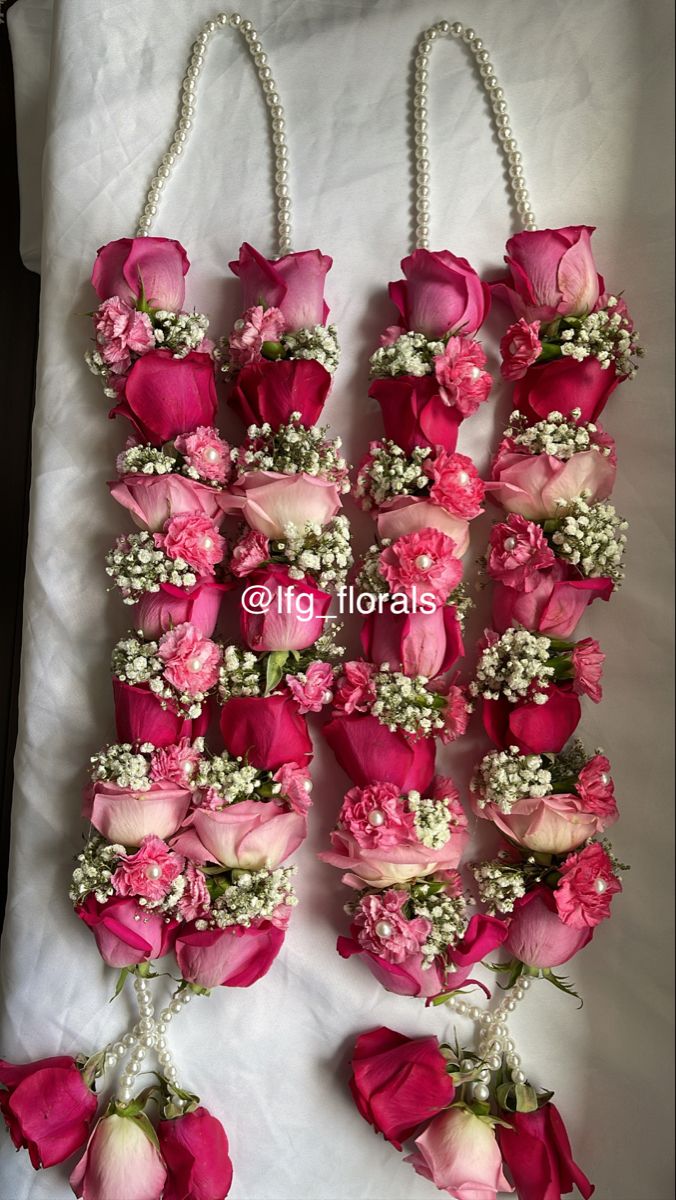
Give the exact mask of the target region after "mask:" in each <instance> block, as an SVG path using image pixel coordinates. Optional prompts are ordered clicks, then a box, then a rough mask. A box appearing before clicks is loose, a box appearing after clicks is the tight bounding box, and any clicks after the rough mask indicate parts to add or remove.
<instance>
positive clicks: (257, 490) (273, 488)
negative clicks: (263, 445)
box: [224, 471, 341, 538]
mask: <svg viewBox="0 0 676 1200" xmlns="http://www.w3.org/2000/svg"><path fill="white" fill-rule="evenodd" d="M340 507H341V500H340V493H339V491H338V488H337V487H336V484H335V483H331V482H330V481H329V480H328V479H322V478H321V477H319V476H316V475H306V474H305V472H299V473H298V474H296V475H281V474H279V473H278V472H277V471H252V472H251V473H250V474H248V475H241V476H240V477H239V479H238V480H237V481H236V482H235V483H234V484H233V486H232V488H231V491H230V495H229V497H227V499H225V500H224V508H225V511H226V512H230V513H236V514H237V515H239V516H241V517H242V518H243V519H244V520H245V521H246V523H247V525H249V526H250V527H251V528H252V529H257V530H258V531H259V533H262V534H264V535H265V536H266V537H268V538H282V537H284V532H285V528H286V526H288V525H293V526H294V527H295V528H296V529H297V530H299V531H302V530H303V529H304V528H305V526H306V525H307V524H308V523H309V522H311V523H313V524H315V523H316V524H318V525H327V524H328V523H329V521H331V520H333V518H334V517H335V515H336V513H337V512H338V510H339V509H340Z"/></svg>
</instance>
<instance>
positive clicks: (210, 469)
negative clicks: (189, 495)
mask: <svg viewBox="0 0 676 1200" xmlns="http://www.w3.org/2000/svg"><path fill="white" fill-rule="evenodd" d="M175 445H176V449H177V450H178V452H179V454H182V455H183V457H184V459H185V461H186V465H187V466H188V467H190V468H191V469H192V470H193V471H196V472H197V474H198V475H199V477H200V479H208V480H213V481H215V482H216V483H227V482H228V479H229V478H230V473H231V471H232V453H231V450H230V446H229V445H228V443H227V442H225V441H224V440H223V438H222V437H221V436H220V434H219V432H218V430H217V429H214V428H213V427H212V426H210V425H198V427H197V429H195V430H194V431H193V432H192V433H185V434H179V436H178V437H177V438H176V441H175Z"/></svg>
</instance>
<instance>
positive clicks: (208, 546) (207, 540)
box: [202, 537, 214, 550]
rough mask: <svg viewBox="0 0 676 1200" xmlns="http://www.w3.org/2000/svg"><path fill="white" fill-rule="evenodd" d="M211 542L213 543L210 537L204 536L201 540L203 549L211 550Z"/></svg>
mask: <svg viewBox="0 0 676 1200" xmlns="http://www.w3.org/2000/svg"><path fill="white" fill-rule="evenodd" d="M213 544H214V539H213V538H210V537H205V539H204V541H203V542H202V545H203V546H204V549H205V550H211V547H212V546H213Z"/></svg>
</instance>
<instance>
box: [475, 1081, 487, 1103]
mask: <svg viewBox="0 0 676 1200" xmlns="http://www.w3.org/2000/svg"><path fill="white" fill-rule="evenodd" d="M472 1091H473V1094H474V1099H475V1100H488V1098H489V1096H490V1094H491V1093H490V1088H488V1087H486V1084H485V1083H475V1084H474V1087H473V1089H472Z"/></svg>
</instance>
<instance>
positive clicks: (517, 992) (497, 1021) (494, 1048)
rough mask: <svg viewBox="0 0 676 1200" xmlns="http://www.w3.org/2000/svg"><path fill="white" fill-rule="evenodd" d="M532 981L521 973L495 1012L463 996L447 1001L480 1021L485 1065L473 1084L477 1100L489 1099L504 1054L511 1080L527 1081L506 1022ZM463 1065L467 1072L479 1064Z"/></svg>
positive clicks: (479, 1046) (479, 1051)
mask: <svg viewBox="0 0 676 1200" xmlns="http://www.w3.org/2000/svg"><path fill="white" fill-rule="evenodd" d="M532 982H533V981H532V979H530V978H529V977H528V976H522V977H521V978H520V979H519V980H518V981H517V983H516V985H515V986H514V987H513V988H511V989H510V991H509V992H508V993H507V995H506V996H505V997H504V998H503V999H502V1000H501V1001H500V1003H499V1004H498V1006H497V1007H496V1008H494V1009H493V1011H492V1012H488V1010H486V1009H483V1010H482V1009H480V1008H479V1006H478V1005H476V1004H469V1003H468V1002H467V1001H466V1000H463V998H462V997H461V996H451V997H450V998H449V999H448V1000H447V1001H446V1003H447V1005H448V1007H449V1008H451V1009H453V1010H454V1011H455V1012H456V1013H458V1015H459V1016H467V1017H469V1019H470V1020H471V1021H477V1022H478V1024H479V1039H478V1043H477V1054H478V1056H479V1059H480V1060H481V1062H482V1063H484V1067H483V1068H482V1069H481V1070H479V1071H478V1072H477V1082H476V1083H475V1084H474V1086H473V1095H474V1098H475V1099H476V1100H482V1101H483V1100H487V1099H488V1097H489V1094H490V1092H489V1088H488V1084H489V1082H490V1078H491V1072H492V1071H499V1069H500V1067H501V1066H502V1056H503V1054H504V1056H505V1063H506V1065H507V1067H508V1068H509V1070H510V1074H511V1078H512V1082H513V1083H525V1081H526V1076H525V1074H524V1072H523V1071H522V1069H521V1058H520V1057H519V1055H518V1054H517V1053H516V1050H515V1046H514V1041H513V1040H512V1038H510V1036H509V1029H508V1028H507V1021H508V1019H509V1017H510V1015H511V1014H512V1013H513V1012H514V1010H515V1008H516V1006H517V1004H519V1003H520V1002H521V1001H522V1000H523V999H524V997H525V995H526V992H528V990H529V989H530V987H531V984H532ZM461 1065H462V1066H463V1069H465V1070H468V1071H471V1070H472V1069H473V1068H474V1067H476V1063H475V1062H473V1061H472V1060H471V1059H468V1060H467V1061H466V1063H463V1064H461Z"/></svg>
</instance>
